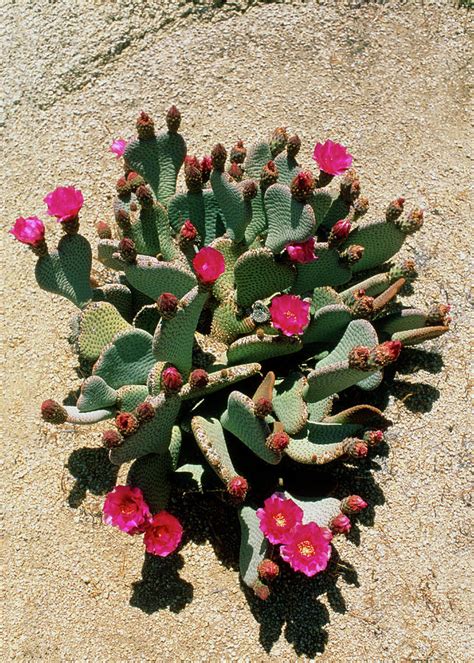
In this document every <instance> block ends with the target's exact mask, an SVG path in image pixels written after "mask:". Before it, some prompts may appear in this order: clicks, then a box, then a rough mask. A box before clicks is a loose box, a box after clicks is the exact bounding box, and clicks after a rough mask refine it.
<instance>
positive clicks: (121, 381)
mask: <svg viewBox="0 0 474 663" xmlns="http://www.w3.org/2000/svg"><path fill="white" fill-rule="evenodd" d="M152 341H153V337H152V336H151V334H148V332H146V331H143V329H133V328H132V329H128V330H125V331H123V332H119V333H118V334H117V335H116V336H115V337H114V339H113V341H112V342H111V343H110V344H109V345H108V346H106V347H105V348H104V350H103V351H102V354H101V355H100V357H99V359H98V360H97V362H96V363H95V365H94V369H93V373H94V375H99V376H100V377H101V378H103V379H104V380H105V381H106V382H107V384H108V385H110V386H111V387H113V388H114V389H118V387H123V386H124V385H127V384H146V381H147V377H148V373H149V371H150V370H151V369H152V368H153V365H154V364H155V358H154V356H153V350H152Z"/></svg>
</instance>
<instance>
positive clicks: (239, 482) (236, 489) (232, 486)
mask: <svg viewBox="0 0 474 663" xmlns="http://www.w3.org/2000/svg"><path fill="white" fill-rule="evenodd" d="M248 489H249V485H248V482H247V479H245V478H244V477H241V476H235V477H232V479H231V480H230V481H229V483H228V484H227V492H228V493H229V495H230V496H231V497H234V498H235V499H236V500H238V501H239V502H243V501H244V499H245V498H246V496H247V492H248Z"/></svg>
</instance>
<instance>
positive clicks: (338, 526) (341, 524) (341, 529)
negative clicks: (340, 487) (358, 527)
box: [329, 513, 351, 534]
mask: <svg viewBox="0 0 474 663" xmlns="http://www.w3.org/2000/svg"><path fill="white" fill-rule="evenodd" d="M329 529H330V530H331V531H332V532H334V533H335V534H348V533H349V532H350V531H351V521H350V520H349V518H348V517H347V516H346V515H344V514H343V513H339V514H338V515H337V516H335V517H334V518H333V519H332V520H331V522H330V523H329Z"/></svg>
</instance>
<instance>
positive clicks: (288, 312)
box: [270, 295, 310, 336]
mask: <svg viewBox="0 0 474 663" xmlns="http://www.w3.org/2000/svg"><path fill="white" fill-rule="evenodd" d="M309 307H310V304H309V302H305V301H304V300H303V299H301V298H300V297H297V295H278V296H277V297H274V298H273V299H272V303H271V304H270V315H271V318H272V325H273V326H274V327H275V329H278V330H279V331H280V332H281V333H282V334H284V335H285V336H297V335H299V334H302V333H303V332H304V330H305V329H306V327H307V326H308V324H309Z"/></svg>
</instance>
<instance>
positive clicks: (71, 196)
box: [44, 186, 84, 221]
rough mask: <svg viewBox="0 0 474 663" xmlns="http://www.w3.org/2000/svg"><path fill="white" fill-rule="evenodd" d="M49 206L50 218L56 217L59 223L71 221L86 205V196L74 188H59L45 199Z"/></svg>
mask: <svg viewBox="0 0 474 663" xmlns="http://www.w3.org/2000/svg"><path fill="white" fill-rule="evenodd" d="M44 202H45V203H46V205H47V206H48V214H49V216H55V217H56V218H57V219H58V221H65V220H66V219H71V218H74V217H76V216H77V215H78V214H79V210H80V209H81V207H82V205H83V204H84V196H83V195H82V192H81V191H79V189H75V188H74V187H73V186H58V188H57V189H55V190H54V191H51V193H48V195H47V196H46V197H45V198H44Z"/></svg>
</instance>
